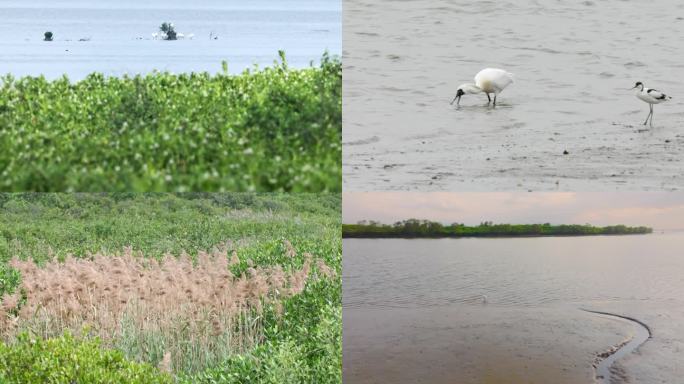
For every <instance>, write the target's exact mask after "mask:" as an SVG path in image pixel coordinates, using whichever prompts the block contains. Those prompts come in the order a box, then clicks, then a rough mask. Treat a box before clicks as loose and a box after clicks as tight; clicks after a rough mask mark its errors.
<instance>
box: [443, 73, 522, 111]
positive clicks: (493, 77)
mask: <svg viewBox="0 0 684 384" xmlns="http://www.w3.org/2000/svg"><path fill="white" fill-rule="evenodd" d="M512 82H513V74H512V73H508V72H506V71H504V70H503V69H497V68H485V69H483V70H481V71H480V72H478V73H477V75H475V84H463V85H461V86H460V87H458V91H456V97H454V99H453V100H451V104H453V103H454V101H456V100H458V101H457V102H456V105H459V103H460V102H461V96H463V95H465V94H474V93H482V92H484V93H486V94H487V100H489V102H488V103H487V104H489V103H491V102H492V98H491V97H489V94H490V93H493V94H494V105H496V97H497V96H498V95H499V93H501V91H503V90H504V88H506V87H508V86H509V85H510V84H511V83H512Z"/></svg>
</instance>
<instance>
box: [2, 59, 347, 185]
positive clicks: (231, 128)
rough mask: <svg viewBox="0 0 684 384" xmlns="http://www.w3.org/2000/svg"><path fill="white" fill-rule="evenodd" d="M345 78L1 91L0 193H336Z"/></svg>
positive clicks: (294, 72)
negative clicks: (343, 79)
mask: <svg viewBox="0 0 684 384" xmlns="http://www.w3.org/2000/svg"><path fill="white" fill-rule="evenodd" d="M341 79H342V68H341V63H340V62H339V61H338V60H337V59H332V58H330V57H328V56H327V55H324V57H323V59H322V62H321V64H320V66H318V67H311V68H305V69H291V68H289V67H288V66H287V63H286V62H285V61H284V55H283V60H282V62H280V63H276V64H274V66H273V67H269V68H265V69H261V70H259V69H257V70H254V71H245V72H243V73H242V74H240V75H230V74H228V73H227V72H225V71H224V72H223V73H219V74H216V75H210V74H208V73H190V74H187V73H185V74H178V75H176V74H171V73H152V74H148V75H146V76H135V77H127V76H124V77H121V78H118V77H105V76H103V75H102V74H99V73H93V74H91V75H89V76H88V77H87V78H86V79H84V80H82V81H79V82H75V83H72V82H71V81H69V80H68V79H67V78H66V77H63V78H61V79H58V80H54V81H48V80H46V79H45V78H44V77H24V78H20V79H14V78H13V77H12V76H11V75H7V76H5V77H4V78H2V79H1V80H0V127H2V129H1V130H0V190H4V191H81V192H102V191H109V192H111V191H177V192H183V191H209V192H214V191H221V190H230V191H288V192H289V191H301V192H306V191H310V192H319V191H340V190H341V154H342V145H341V140H342V117H341V116H342V115H341V111H342V103H341V91H342V85H341V84H342V83H341Z"/></svg>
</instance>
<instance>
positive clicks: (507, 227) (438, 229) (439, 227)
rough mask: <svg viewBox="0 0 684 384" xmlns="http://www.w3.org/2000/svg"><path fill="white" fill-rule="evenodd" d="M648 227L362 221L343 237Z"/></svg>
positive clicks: (584, 232)
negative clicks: (384, 222) (470, 224)
mask: <svg viewBox="0 0 684 384" xmlns="http://www.w3.org/2000/svg"><path fill="white" fill-rule="evenodd" d="M652 232H653V229H652V228H649V227H628V226H625V225H610V226H606V227H596V226H593V225H589V224H583V225H581V224H561V225H552V224H549V223H545V224H494V223H492V222H491V221H485V222H482V223H480V225H476V226H468V225H465V224H462V223H453V224H450V225H444V224H442V223H438V222H434V221H429V220H417V219H409V220H404V221H398V222H396V223H394V224H391V225H389V224H382V223H379V222H376V221H365V220H364V221H361V222H359V223H357V224H343V225H342V237H348V238H349V237H355V238H387V237H403V238H415V237H432V238H436V237H525V236H592V235H633V234H646V233H652Z"/></svg>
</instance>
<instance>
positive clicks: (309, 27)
mask: <svg viewBox="0 0 684 384" xmlns="http://www.w3.org/2000/svg"><path fill="white" fill-rule="evenodd" d="M165 21H169V22H173V23H174V24H175V26H176V30H177V32H180V33H184V34H186V35H187V34H190V33H193V34H194V35H195V37H194V38H193V40H179V41H173V42H171V41H159V40H152V36H151V35H152V33H154V32H157V31H158V28H159V26H160V25H161V23H162V22H165ZM45 31H52V32H53V34H54V41H52V42H44V41H42V39H43V33H44V32H45ZM210 34H211V35H212V36H218V39H217V40H214V39H210ZM81 39H83V40H87V41H79V40H81ZM341 46H342V41H341V1H340V0H282V1H280V0H255V1H249V2H244V1H235V0H227V1H221V0H198V1H192V2H187V1H180V0H164V1H161V0H149V1H133V0H122V1H102V0H97V1H85V0H52V1H43V0H32V1H18V0H4V1H0V51H1V52H2V55H0V74H6V73H12V74H13V75H15V76H22V75H34V76H36V75H40V74H44V75H45V76H46V77H48V78H55V77H59V76H61V75H62V74H67V75H68V76H69V77H70V78H74V79H80V78H83V77H84V76H85V75H87V74H88V73H90V72H93V71H99V72H103V73H105V74H107V75H117V76H118V75H123V74H126V73H128V74H136V73H148V72H150V71H152V70H155V69H156V70H168V71H172V72H190V71H209V72H218V71H220V70H221V61H222V60H227V61H228V68H229V71H230V72H233V73H236V72H241V71H242V70H244V69H245V68H249V67H252V66H253V65H254V64H259V65H260V66H266V65H271V64H272V63H273V61H274V60H276V59H278V50H284V51H285V52H286V54H287V58H288V62H289V63H290V65H292V66H297V67H304V66H308V65H309V63H310V62H311V61H314V62H318V61H319V60H320V58H321V55H322V54H323V53H324V52H325V51H326V50H328V51H329V52H330V53H331V54H337V55H339V54H340V53H341Z"/></svg>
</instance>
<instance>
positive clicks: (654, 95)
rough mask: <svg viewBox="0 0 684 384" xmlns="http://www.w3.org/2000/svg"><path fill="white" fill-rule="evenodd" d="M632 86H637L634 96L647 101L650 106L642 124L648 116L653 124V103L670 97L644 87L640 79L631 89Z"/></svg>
mask: <svg viewBox="0 0 684 384" xmlns="http://www.w3.org/2000/svg"><path fill="white" fill-rule="evenodd" d="M634 88H638V89H637V90H636V93H635V95H636V97H637V98H638V99H639V100H641V101H644V102H646V103H648V106H649V108H650V112H649V113H648V116H646V121H644V125H646V123H647V122H648V118H649V117H650V118H651V126H653V104H660V103H662V102H663V101H668V100H670V99H671V97H670V96H668V95H666V94H664V93H662V92H660V91H658V90H655V89H653V88H646V87H644V83H642V82H641V81H637V83H636V84H635V85H634V86H633V87H632V88H631V89H634Z"/></svg>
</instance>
